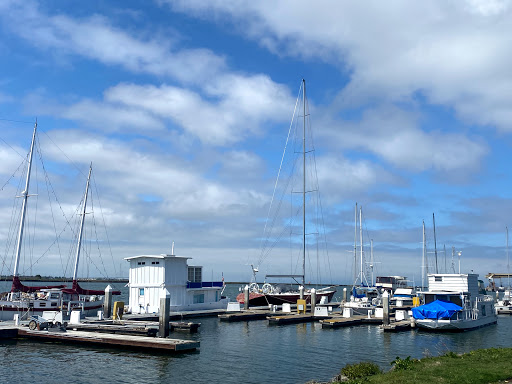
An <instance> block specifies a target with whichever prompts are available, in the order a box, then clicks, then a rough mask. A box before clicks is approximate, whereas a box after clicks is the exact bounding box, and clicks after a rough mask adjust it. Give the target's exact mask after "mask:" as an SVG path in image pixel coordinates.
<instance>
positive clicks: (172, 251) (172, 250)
mask: <svg viewBox="0 0 512 384" xmlns="http://www.w3.org/2000/svg"><path fill="white" fill-rule="evenodd" d="M171 255H172V256H174V241H173V242H172V247H171Z"/></svg>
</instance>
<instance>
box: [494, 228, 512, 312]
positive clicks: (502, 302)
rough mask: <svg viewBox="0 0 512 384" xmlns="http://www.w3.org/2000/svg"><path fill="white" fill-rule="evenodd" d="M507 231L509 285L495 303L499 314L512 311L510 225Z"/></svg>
mask: <svg viewBox="0 0 512 384" xmlns="http://www.w3.org/2000/svg"><path fill="white" fill-rule="evenodd" d="M506 231H507V248H506V250H507V280H508V285H507V287H506V288H505V289H504V293H503V296H502V298H501V299H499V300H498V301H497V303H496V305H495V308H496V313H497V314H498V315H499V314H511V313H512V287H511V286H510V260H509V255H508V227H506ZM500 285H501V284H500ZM499 294H500V293H499V290H498V291H496V296H497V297H499Z"/></svg>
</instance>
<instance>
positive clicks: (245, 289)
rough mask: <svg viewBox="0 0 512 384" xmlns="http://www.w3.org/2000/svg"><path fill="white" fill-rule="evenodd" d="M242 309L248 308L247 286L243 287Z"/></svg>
mask: <svg viewBox="0 0 512 384" xmlns="http://www.w3.org/2000/svg"><path fill="white" fill-rule="evenodd" d="M244 309H245V310H247V309H249V286H248V285H246V286H245V287H244Z"/></svg>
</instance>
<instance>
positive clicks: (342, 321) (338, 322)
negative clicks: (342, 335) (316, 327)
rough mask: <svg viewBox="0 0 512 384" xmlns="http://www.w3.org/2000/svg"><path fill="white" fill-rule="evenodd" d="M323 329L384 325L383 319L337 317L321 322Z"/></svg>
mask: <svg viewBox="0 0 512 384" xmlns="http://www.w3.org/2000/svg"><path fill="white" fill-rule="evenodd" d="M320 323H321V324H322V328H341V327H350V326H353V325H362V324H382V319H381V318H378V317H368V316H352V317H341V316H336V317H332V318H330V319H323V320H320Z"/></svg>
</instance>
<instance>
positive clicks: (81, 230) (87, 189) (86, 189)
mask: <svg viewBox="0 0 512 384" xmlns="http://www.w3.org/2000/svg"><path fill="white" fill-rule="evenodd" d="M91 171H92V164H91V165H90V166H89V176H87V184H86V186H85V196H84V208H83V210H82V217H81V218H80V232H79V233H78V244H77V246H76V258H75V268H74V270H73V282H75V281H77V276H78V261H79V260H80V248H81V247H82V235H83V232H84V222H85V210H86V208H87V195H88V193H89V182H90V180H91Z"/></svg>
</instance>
